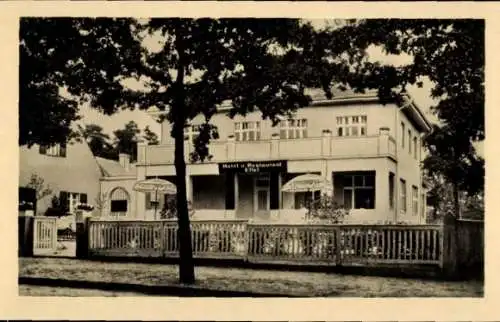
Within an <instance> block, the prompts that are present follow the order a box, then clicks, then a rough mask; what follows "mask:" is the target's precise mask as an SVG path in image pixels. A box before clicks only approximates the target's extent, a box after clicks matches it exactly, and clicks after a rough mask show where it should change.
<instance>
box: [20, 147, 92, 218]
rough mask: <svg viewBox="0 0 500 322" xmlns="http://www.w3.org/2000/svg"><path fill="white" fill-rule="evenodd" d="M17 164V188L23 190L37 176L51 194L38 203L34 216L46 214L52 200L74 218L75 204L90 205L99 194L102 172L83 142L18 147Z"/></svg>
mask: <svg viewBox="0 0 500 322" xmlns="http://www.w3.org/2000/svg"><path fill="white" fill-rule="evenodd" d="M19 162H20V164H19V165H20V167H19V170H20V171H19V187H21V188H22V187H26V186H27V185H28V184H29V181H30V177H31V176H32V175H33V174H36V175H37V176H38V177H40V178H43V180H44V184H45V186H46V187H49V188H50V189H51V190H52V194H51V195H48V196H46V197H44V198H43V199H42V200H37V204H36V213H37V215H43V214H45V212H46V211H47V209H48V208H49V207H50V206H51V200H52V198H53V196H57V197H58V198H59V200H60V202H61V203H62V204H63V205H65V206H66V209H68V210H69V213H71V214H74V212H75V209H76V206H77V205H78V203H90V204H92V203H93V200H94V199H95V198H96V197H97V196H98V194H99V178H100V176H101V171H100V169H99V167H98V165H97V163H96V161H95V159H94V156H93V155H92V151H91V150H90V148H89V146H88V144H87V143H85V142H70V143H68V144H64V145H59V144H57V145H54V146H51V147H46V146H39V145H34V146H32V147H31V148H28V147H20V148H19Z"/></svg>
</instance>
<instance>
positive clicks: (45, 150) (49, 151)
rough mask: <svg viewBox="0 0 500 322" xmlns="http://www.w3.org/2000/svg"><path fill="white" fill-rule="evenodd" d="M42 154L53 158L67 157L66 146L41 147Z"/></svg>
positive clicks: (57, 144)
mask: <svg viewBox="0 0 500 322" xmlns="http://www.w3.org/2000/svg"><path fill="white" fill-rule="evenodd" d="M39 152H40V154H44V155H48V156H51V157H60V158H65V157H66V144H65V143H64V144H59V143H56V144H54V145H50V146H49V145H40V150H39Z"/></svg>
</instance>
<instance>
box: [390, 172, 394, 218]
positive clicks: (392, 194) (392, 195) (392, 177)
mask: <svg viewBox="0 0 500 322" xmlns="http://www.w3.org/2000/svg"><path fill="white" fill-rule="evenodd" d="M389 208H390V209H394V173H392V172H389Z"/></svg>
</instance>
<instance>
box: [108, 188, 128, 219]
mask: <svg viewBox="0 0 500 322" xmlns="http://www.w3.org/2000/svg"><path fill="white" fill-rule="evenodd" d="M110 199H111V202H110V213H111V216H116V217H122V216H126V215H127V213H128V201H129V196H128V193H127V191H125V189H123V188H116V189H114V190H113V191H112V192H111V198H110Z"/></svg>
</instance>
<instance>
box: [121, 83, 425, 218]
mask: <svg viewBox="0 0 500 322" xmlns="http://www.w3.org/2000/svg"><path fill="white" fill-rule="evenodd" d="M312 97H313V101H312V103H311V104H310V106H308V107H305V108H301V109H299V110H298V111H297V112H296V113H295V115H294V117H293V118H292V119H284V120H282V121H281V122H280V124H279V125H277V126H275V127H273V126H272V124H271V122H270V121H269V120H262V117H261V114H260V112H253V113H250V114H248V115H247V116H246V117H242V116H236V117H235V118H234V119H231V118H229V117H228V116H227V110H228V109H229V108H230V106H222V107H221V108H220V109H219V112H218V113H217V114H216V115H214V117H213V118H212V123H213V124H214V125H216V126H217V127H218V132H219V136H220V139H218V140H214V141H212V142H211V143H210V145H209V151H210V154H211V155H212V158H211V159H210V160H208V161H205V162H197V163H190V162H189V152H190V151H192V149H193V147H192V143H191V142H192V138H193V136H195V135H197V126H198V124H200V123H201V122H203V118H202V117H199V118H196V119H194V120H193V121H192V123H191V124H190V125H191V126H189V127H188V128H187V129H186V141H185V149H186V161H187V176H186V181H187V195H188V200H190V201H191V202H192V205H193V208H194V209H195V211H196V217H198V218H206V219H222V218H257V219H262V220H280V221H289V220H291V219H292V218H296V217H297V214H298V209H299V208H301V207H302V205H303V203H304V201H305V199H306V198H307V197H308V196H306V194H307V193H289V192H283V191H281V188H282V186H283V185H284V184H286V183H287V182H288V181H289V180H291V179H293V178H294V177H296V176H298V175H301V174H305V173H315V174H319V175H321V176H323V177H324V178H325V179H328V181H330V182H331V185H332V187H331V188H332V189H331V190H332V191H333V195H334V198H335V199H336V200H337V202H338V203H339V204H341V205H344V206H345V207H347V208H349V209H350V215H349V218H348V219H347V221H349V222H384V221H390V222H401V221H404V222H414V223H420V222H425V202H424V201H425V190H424V188H423V185H422V171H421V165H420V163H421V160H422V147H421V144H422V143H421V142H422V137H423V135H424V134H425V133H427V132H428V131H430V129H431V127H430V123H429V122H428V120H427V119H426V118H425V116H424V114H423V113H422V112H421V110H420V109H419V108H418V107H417V106H416V105H415V103H414V102H413V101H412V99H411V98H410V97H409V96H407V95H404V96H401V97H400V98H399V99H398V100H397V102H393V103H389V104H385V105H382V104H381V103H380V102H379V99H378V97H377V95H376V93H374V92H369V93H366V94H354V93H352V92H351V93H344V94H340V95H336V96H335V97H334V98H333V99H326V97H324V95H322V93H321V92H320V91H317V92H312ZM151 113H152V114H153V115H156V114H158V112H157V111H153V112H151ZM170 126H171V125H170V124H169V123H168V122H167V121H165V122H164V123H162V125H161V140H160V144H159V145H153V146H147V145H144V144H140V145H139V147H138V158H137V160H138V162H137V164H136V169H135V171H136V174H137V180H142V179H146V178H154V177H159V178H164V179H166V180H169V181H171V182H175V168H174V153H173V152H174V142H173V139H172V138H171V137H170V130H171V128H170ZM130 193H131V194H134V198H135V199H136V201H135V208H136V212H137V213H136V217H138V218H144V217H148V216H147V215H146V211H145V210H146V209H149V208H150V207H148V205H147V203H149V200H150V198H148V196H147V194H143V193H134V192H132V191H131V192H130ZM147 199H148V200H147Z"/></svg>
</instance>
